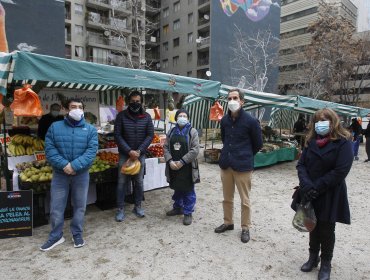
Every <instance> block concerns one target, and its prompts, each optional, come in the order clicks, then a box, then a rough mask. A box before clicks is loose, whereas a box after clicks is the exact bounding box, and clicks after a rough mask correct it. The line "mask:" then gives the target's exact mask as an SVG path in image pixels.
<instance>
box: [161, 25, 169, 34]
mask: <svg viewBox="0 0 370 280" xmlns="http://www.w3.org/2000/svg"><path fill="white" fill-rule="evenodd" d="M169 31H170V27H169V26H168V24H166V25H164V26H163V34H164V35H167V34H168V32H169Z"/></svg>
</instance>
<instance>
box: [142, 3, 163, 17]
mask: <svg viewBox="0 0 370 280" xmlns="http://www.w3.org/2000/svg"><path fill="white" fill-rule="evenodd" d="M157 6H158V4H156V3H151V2H149V3H147V4H146V5H145V14H146V15H148V16H153V15H156V14H158V13H160V12H161V7H160V6H159V7H157Z"/></svg>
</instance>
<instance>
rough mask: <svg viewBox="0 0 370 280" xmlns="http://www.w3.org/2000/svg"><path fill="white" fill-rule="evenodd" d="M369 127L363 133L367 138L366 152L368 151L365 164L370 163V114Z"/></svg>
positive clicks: (369, 118)
mask: <svg viewBox="0 0 370 280" xmlns="http://www.w3.org/2000/svg"><path fill="white" fill-rule="evenodd" d="M367 120H368V123H367V127H366V129H364V131H363V135H364V136H365V141H366V142H365V150H366V155H367V159H365V162H369V161H370V114H367Z"/></svg>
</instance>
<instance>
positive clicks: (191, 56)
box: [187, 52, 193, 62]
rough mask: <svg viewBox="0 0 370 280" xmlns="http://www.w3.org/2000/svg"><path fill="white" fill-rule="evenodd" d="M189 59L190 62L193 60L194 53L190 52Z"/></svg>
mask: <svg viewBox="0 0 370 280" xmlns="http://www.w3.org/2000/svg"><path fill="white" fill-rule="evenodd" d="M187 60H188V62H191V61H192V60H193V53H192V52H188V55H187Z"/></svg>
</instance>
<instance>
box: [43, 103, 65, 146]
mask: <svg viewBox="0 0 370 280" xmlns="http://www.w3.org/2000/svg"><path fill="white" fill-rule="evenodd" d="M61 109H62V106H60V105H59V104H58V103H54V104H51V106H50V112H49V113H47V114H45V115H43V116H42V117H41V119H40V120H39V124H38V129H37V136H38V137H39V138H41V139H42V140H45V135H46V132H47V131H48V129H49V127H50V126H51V124H52V123H53V122H56V121H61V120H63V119H64V117H63V116H62V115H59V114H60V110H61Z"/></svg>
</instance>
